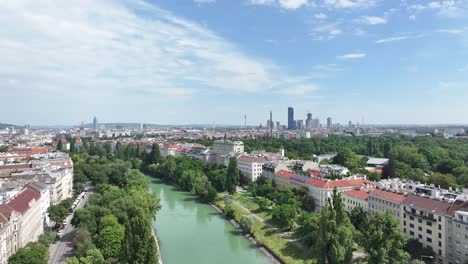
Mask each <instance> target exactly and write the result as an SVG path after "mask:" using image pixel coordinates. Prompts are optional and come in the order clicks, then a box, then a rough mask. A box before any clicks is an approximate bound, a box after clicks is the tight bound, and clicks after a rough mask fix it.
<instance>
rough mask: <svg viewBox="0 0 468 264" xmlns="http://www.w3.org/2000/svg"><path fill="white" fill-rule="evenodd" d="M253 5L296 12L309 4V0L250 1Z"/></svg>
mask: <svg viewBox="0 0 468 264" xmlns="http://www.w3.org/2000/svg"><path fill="white" fill-rule="evenodd" d="M249 3H250V4H252V5H276V6H279V7H281V8H284V9H289V10H295V9H298V8H300V7H302V6H305V5H307V4H308V0H249Z"/></svg>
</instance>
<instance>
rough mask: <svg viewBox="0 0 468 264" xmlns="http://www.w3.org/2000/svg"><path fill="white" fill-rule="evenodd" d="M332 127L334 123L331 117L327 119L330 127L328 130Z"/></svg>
mask: <svg viewBox="0 0 468 264" xmlns="http://www.w3.org/2000/svg"><path fill="white" fill-rule="evenodd" d="M332 125H333V123H332V118H331V117H329V118H327V127H328V128H331V127H332Z"/></svg>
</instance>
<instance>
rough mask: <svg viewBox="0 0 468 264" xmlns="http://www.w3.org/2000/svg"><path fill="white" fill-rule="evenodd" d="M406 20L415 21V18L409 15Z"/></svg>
mask: <svg viewBox="0 0 468 264" xmlns="http://www.w3.org/2000/svg"><path fill="white" fill-rule="evenodd" d="M408 19H409V20H411V21H415V20H416V16H415V15H410V16H409V17H408Z"/></svg>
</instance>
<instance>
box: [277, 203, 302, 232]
mask: <svg viewBox="0 0 468 264" xmlns="http://www.w3.org/2000/svg"><path fill="white" fill-rule="evenodd" d="M296 219H297V208H296V207H294V206H292V205H289V204H282V205H276V206H275V207H273V210H272V212H271V220H272V221H273V222H274V223H275V224H277V225H278V226H279V227H280V228H286V227H287V228H289V229H292V228H293V227H294V223H295V221H296Z"/></svg>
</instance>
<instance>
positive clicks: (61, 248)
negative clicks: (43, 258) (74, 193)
mask: <svg viewBox="0 0 468 264" xmlns="http://www.w3.org/2000/svg"><path fill="white" fill-rule="evenodd" d="M91 194H92V192H86V193H85V197H84V199H83V200H81V202H80V203H79V204H78V206H77V209H79V208H83V206H84V205H85V204H86V202H87V201H88V198H89V196H90V195H91ZM72 218H73V215H69V216H67V218H66V220H67V225H65V228H63V230H62V237H61V238H60V240H59V241H58V242H57V243H55V244H51V245H50V247H49V264H57V263H65V260H66V259H67V258H70V257H73V251H74V250H73V246H72V243H71V242H72V240H73V238H74V237H75V233H76V229H75V227H73V226H72V224H70V222H71V219H72Z"/></svg>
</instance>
